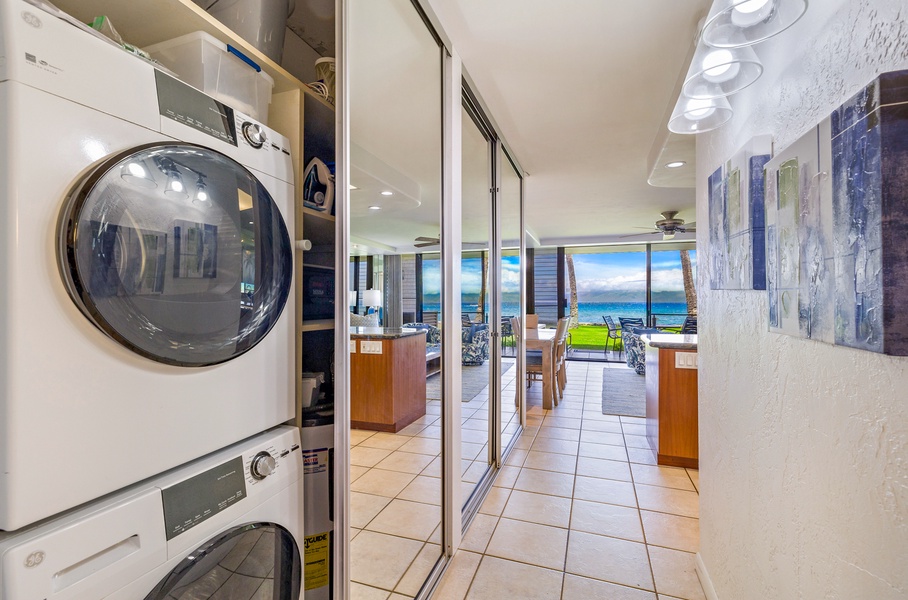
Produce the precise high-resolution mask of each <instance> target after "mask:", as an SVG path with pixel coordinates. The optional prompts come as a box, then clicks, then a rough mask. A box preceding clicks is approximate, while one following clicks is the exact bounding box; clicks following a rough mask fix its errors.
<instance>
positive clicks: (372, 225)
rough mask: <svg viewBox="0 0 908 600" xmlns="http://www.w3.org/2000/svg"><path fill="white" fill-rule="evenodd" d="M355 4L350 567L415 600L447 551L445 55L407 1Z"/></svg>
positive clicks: (361, 590)
mask: <svg viewBox="0 0 908 600" xmlns="http://www.w3.org/2000/svg"><path fill="white" fill-rule="evenodd" d="M349 9H350V13H349V14H350V31H349V36H348V40H349V73H348V79H349V82H350V89H349V94H350V141H351V144H350V163H351V180H350V183H351V190H350V238H351V248H350V255H351V261H350V267H349V268H350V282H351V286H352V289H350V290H348V295H349V297H350V299H349V304H350V308H351V311H350V315H349V318H350V325H351V327H350V331H351V338H352V339H351V348H350V351H351V353H350V404H351V406H350V415H351V425H352V427H353V430H352V431H351V432H350V444H351V450H350V463H351V464H350V480H351V484H350V488H351V489H350V498H351V502H350V505H351V515H350V525H351V531H350V538H351V545H350V561H351V569H350V571H351V579H352V582H353V589H354V591H355V592H358V593H356V594H354V595H355V596H357V595H363V597H365V596H368V597H372V596H373V595H374V596H375V597H382V598H384V597H388V596H389V595H390V594H391V593H392V592H393V594H394V595H393V597H395V598H397V597H399V596H398V595H400V597H409V598H412V597H417V595H418V594H419V592H420V589H421V587H422V585H423V582H424V581H425V580H426V578H427V577H428V575H429V574H430V571H431V570H432V568H433V567H434V566H435V564H436V563H437V562H438V560H439V558H440V557H441V555H442V551H441V522H442V506H441V505H442V480H441V475H442V459H441V447H442V446H441V432H442V427H441V425H442V421H441V419H442V416H441V415H442V404H441V403H442V389H443V388H442V385H441V380H442V377H443V375H444V374H443V373H441V372H440V370H441V365H442V356H441V334H442V331H441V328H440V318H439V317H440V314H441V304H440V302H441V276H440V275H441V268H440V267H441V261H440V255H439V252H440V246H439V237H440V232H441V166H442V139H441V131H442V96H441V90H442V51H441V48H440V46H439V45H438V43H437V42H436V40H435V38H434V37H433V35H432V34H431V33H430V31H429V30H428V29H427V27H426V25H425V23H424V21H423V19H422V17H421V16H420V14H419V13H418V12H417V10H416V9H415V8H414V5H413V3H412V2H410V0H367V1H365V2H352V3H350V4H349ZM456 333H457V334H459V332H456Z"/></svg>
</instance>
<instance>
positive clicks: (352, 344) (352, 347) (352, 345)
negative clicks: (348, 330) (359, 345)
mask: <svg viewBox="0 0 908 600" xmlns="http://www.w3.org/2000/svg"><path fill="white" fill-rule="evenodd" d="M350 354H356V340H350Z"/></svg>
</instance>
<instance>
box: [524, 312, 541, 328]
mask: <svg viewBox="0 0 908 600" xmlns="http://www.w3.org/2000/svg"><path fill="white" fill-rule="evenodd" d="M527 329H539V315H534V314H528V315H527Z"/></svg>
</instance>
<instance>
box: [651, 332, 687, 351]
mask: <svg viewBox="0 0 908 600" xmlns="http://www.w3.org/2000/svg"><path fill="white" fill-rule="evenodd" d="M640 337H641V338H642V339H643V341H644V342H646V343H647V344H649V345H650V346H652V347H654V348H669V349H673V350H696V349H697V336H696V335H682V334H680V333H650V334H645V335H642V336H640Z"/></svg>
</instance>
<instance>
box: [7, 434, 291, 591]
mask: <svg viewBox="0 0 908 600" xmlns="http://www.w3.org/2000/svg"><path fill="white" fill-rule="evenodd" d="M302 502H303V465H302V454H301V452H300V451H299V432H298V430H297V429H295V428H293V427H286V426H282V427H277V428H275V429H273V430H270V431H268V432H265V433H264V434H260V435H258V436H255V437H253V438H250V439H248V440H246V441H244V442H241V443H239V444H236V445H234V446H231V447H228V448H225V449H223V450H220V451H218V452H215V453H214V454H211V455H209V456H207V457H205V458H203V459H200V460H197V461H196V462H193V463H191V464H189V465H187V466H184V467H180V468H178V469H175V470H173V471H171V472H169V473H166V474H164V475H162V476H159V477H156V478H154V479H151V480H149V481H147V482H143V483H141V484H138V485H135V486H133V487H130V488H127V489H126V490H123V491H121V492H117V493H116V494H113V495H111V496H109V497H106V498H104V499H102V500H100V501H97V502H94V503H92V504H90V505H87V506H85V507H83V508H80V509H78V510H75V511H73V512H71V513H67V514H65V515H63V516H60V517H57V518H53V519H50V520H48V521H46V522H43V523H40V524H38V525H36V526H34V527H31V528H27V529H25V530H23V531H21V532H16V533H13V534H0V598H4V599H8V600H102V599H110V600H114V599H116V600H138V599H142V598H144V599H145V600H173V599H176V598H183V599H193V600H201V599H204V598H225V599H226V598H229V599H231V600H298V598H300V595H301V594H300V588H301V581H302V564H301V563H302V560H301V556H302V553H303V545H304V539H303V526H302V514H301V513H302V509H301V507H302Z"/></svg>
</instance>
